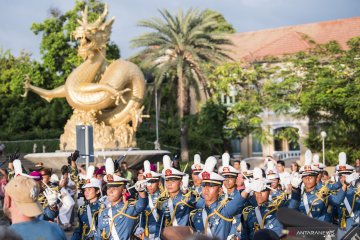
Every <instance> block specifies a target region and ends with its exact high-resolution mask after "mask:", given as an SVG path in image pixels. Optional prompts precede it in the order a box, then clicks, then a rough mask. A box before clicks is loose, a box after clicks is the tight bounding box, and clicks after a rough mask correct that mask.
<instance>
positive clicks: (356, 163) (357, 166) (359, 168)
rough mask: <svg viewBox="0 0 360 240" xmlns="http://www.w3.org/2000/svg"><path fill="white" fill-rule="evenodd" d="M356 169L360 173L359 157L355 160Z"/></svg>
mask: <svg viewBox="0 0 360 240" xmlns="http://www.w3.org/2000/svg"><path fill="white" fill-rule="evenodd" d="M355 171H356V172H357V173H360V159H359V158H358V159H356V160H355Z"/></svg>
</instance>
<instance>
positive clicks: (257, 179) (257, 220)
mask: <svg viewBox="0 0 360 240" xmlns="http://www.w3.org/2000/svg"><path fill="white" fill-rule="evenodd" d="M271 184H272V181H271V180H269V179H266V178H264V176H263V171H262V170H261V169H260V168H255V169H254V178H253V180H252V181H251V183H250V189H251V190H252V191H254V195H255V199H256V203H257V206H248V207H246V208H245V209H244V210H243V229H242V231H241V239H253V237H254V233H255V232H256V231H258V230H260V229H270V230H272V231H274V232H275V233H276V234H277V235H278V236H280V235H281V231H282V225H281V224H280V222H279V221H278V220H277V218H276V211H277V210H278V208H279V205H280V204H281V203H282V201H281V200H280V201H273V202H271V201H270V200H269V196H270V188H269V187H270V186H271Z"/></svg>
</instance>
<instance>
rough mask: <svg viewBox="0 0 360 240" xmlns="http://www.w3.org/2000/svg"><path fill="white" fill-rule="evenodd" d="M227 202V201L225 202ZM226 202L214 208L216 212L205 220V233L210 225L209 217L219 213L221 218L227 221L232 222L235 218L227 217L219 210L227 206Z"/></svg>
mask: <svg viewBox="0 0 360 240" xmlns="http://www.w3.org/2000/svg"><path fill="white" fill-rule="evenodd" d="M222 202H223V201H222ZM225 204H226V203H225ZM225 204H224V203H220V206H219V207H218V208H217V209H215V210H214V212H212V213H210V214H209V215H208V216H207V218H206V220H205V229H204V233H205V235H206V233H207V228H208V225H209V219H210V218H211V217H212V216H214V215H215V214H216V215H218V216H219V217H220V218H221V219H223V220H224V221H226V222H232V221H233V220H234V218H227V217H225V216H224V215H222V214H221V213H220V212H219V211H220V210H221V209H222V208H223V207H224V206H225Z"/></svg>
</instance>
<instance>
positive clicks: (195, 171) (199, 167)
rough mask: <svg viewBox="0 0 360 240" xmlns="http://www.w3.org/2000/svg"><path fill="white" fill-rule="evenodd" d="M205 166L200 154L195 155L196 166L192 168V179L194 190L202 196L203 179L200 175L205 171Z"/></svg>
mask: <svg viewBox="0 0 360 240" xmlns="http://www.w3.org/2000/svg"><path fill="white" fill-rule="evenodd" d="M203 168H204V164H202V163H201V158H200V155H199V154H195V155H194V164H193V165H192V166H191V178H192V180H193V183H194V184H193V186H192V190H194V191H196V192H197V193H198V194H200V195H201V179H200V178H199V173H200V172H201V171H202V170H203Z"/></svg>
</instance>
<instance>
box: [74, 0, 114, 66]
mask: <svg viewBox="0 0 360 240" xmlns="http://www.w3.org/2000/svg"><path fill="white" fill-rule="evenodd" d="M81 15H82V20H80V19H78V20H77V21H78V23H79V24H80V26H79V27H77V28H76V30H75V31H74V32H73V36H74V38H75V39H76V40H77V41H78V42H79V47H78V55H79V56H80V57H82V58H83V59H87V58H89V57H90V58H91V57H92V56H94V54H95V53H96V52H97V51H104V50H105V48H106V44H107V42H108V41H109V38H110V33H111V26H112V24H113V23H114V20H115V17H112V18H111V19H110V20H109V21H107V22H106V21H105V18H106V16H107V15H108V6H107V4H105V8H104V12H103V13H102V14H101V15H100V16H99V18H98V19H97V20H96V21H95V22H93V23H88V7H87V6H86V7H85V10H84V11H83V12H81Z"/></svg>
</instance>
